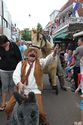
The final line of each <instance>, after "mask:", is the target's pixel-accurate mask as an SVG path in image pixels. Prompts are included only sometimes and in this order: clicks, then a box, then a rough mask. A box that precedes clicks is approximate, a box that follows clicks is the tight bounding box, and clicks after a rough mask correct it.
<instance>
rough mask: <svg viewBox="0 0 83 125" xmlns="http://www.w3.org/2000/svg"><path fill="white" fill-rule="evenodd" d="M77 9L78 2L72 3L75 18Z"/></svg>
mask: <svg viewBox="0 0 83 125" xmlns="http://www.w3.org/2000/svg"><path fill="white" fill-rule="evenodd" d="M78 8H79V1H78V2H76V3H73V15H76V17H77V16H78V15H77V10H78Z"/></svg>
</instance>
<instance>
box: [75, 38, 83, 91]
mask: <svg viewBox="0 0 83 125" xmlns="http://www.w3.org/2000/svg"><path fill="white" fill-rule="evenodd" d="M74 56H75V67H74V81H75V89H76V88H77V87H78V73H80V59H81V57H82V56H83V37H80V38H79V39H78V47H77V48H76V50H75V55H74Z"/></svg>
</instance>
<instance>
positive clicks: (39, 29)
mask: <svg viewBox="0 0 83 125" xmlns="http://www.w3.org/2000/svg"><path fill="white" fill-rule="evenodd" d="M37 31H38V32H42V31H43V28H42V25H41V24H40V23H38V24H37Z"/></svg>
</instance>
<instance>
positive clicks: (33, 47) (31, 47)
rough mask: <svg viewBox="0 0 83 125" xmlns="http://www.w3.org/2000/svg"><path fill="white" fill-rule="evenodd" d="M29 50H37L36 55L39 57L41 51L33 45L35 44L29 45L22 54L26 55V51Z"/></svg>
mask: <svg viewBox="0 0 83 125" xmlns="http://www.w3.org/2000/svg"><path fill="white" fill-rule="evenodd" d="M31 50H35V51H36V52H37V55H38V57H41V55H42V53H41V50H40V48H39V47H37V46H35V45H30V46H29V47H28V48H27V49H26V50H25V51H24V56H26V57H27V55H28V52H30V51H31Z"/></svg>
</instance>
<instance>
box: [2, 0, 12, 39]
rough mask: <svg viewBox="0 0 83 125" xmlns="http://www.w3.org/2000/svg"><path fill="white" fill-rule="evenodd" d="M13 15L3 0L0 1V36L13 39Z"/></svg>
mask: <svg viewBox="0 0 83 125" xmlns="http://www.w3.org/2000/svg"><path fill="white" fill-rule="evenodd" d="M11 24H12V20H11V15H10V13H9V11H8V8H7V6H6V4H5V2H4V1H3V0H0V34H4V35H6V36H7V37H8V38H9V39H11Z"/></svg>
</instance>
